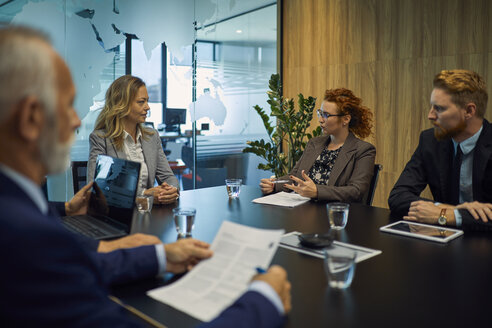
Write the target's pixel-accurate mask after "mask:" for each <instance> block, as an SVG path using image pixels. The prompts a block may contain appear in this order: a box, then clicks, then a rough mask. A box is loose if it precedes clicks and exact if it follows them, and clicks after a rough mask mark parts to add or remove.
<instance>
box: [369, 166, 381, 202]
mask: <svg viewBox="0 0 492 328" xmlns="http://www.w3.org/2000/svg"><path fill="white" fill-rule="evenodd" d="M382 169H383V166H382V165H381V164H374V175H373V176H372V179H371V184H370V185H369V191H368V193H367V198H366V201H365V204H366V205H369V206H370V205H372V201H373V199H374V194H375V192H376V186H377V184H378V178H379V172H380V171H381V170H382Z"/></svg>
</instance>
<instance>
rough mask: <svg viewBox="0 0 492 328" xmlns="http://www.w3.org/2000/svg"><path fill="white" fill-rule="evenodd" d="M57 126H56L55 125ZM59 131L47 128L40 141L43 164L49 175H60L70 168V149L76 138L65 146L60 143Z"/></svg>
mask: <svg viewBox="0 0 492 328" xmlns="http://www.w3.org/2000/svg"><path fill="white" fill-rule="evenodd" d="M55 126H56V124H55ZM57 133H58V129H57V128H56V127H55V128H54V129H53V128H47V129H46V133H44V134H43V135H42V137H41V139H40V140H39V150H40V152H41V162H42V163H43V165H44V166H45V168H46V171H47V174H58V173H62V172H65V170H66V169H68V167H69V166H70V149H71V148H72V143H73V140H74V136H72V137H71V138H70V140H68V141H67V142H66V143H65V144H62V143H60V142H58V140H57V139H58V136H57Z"/></svg>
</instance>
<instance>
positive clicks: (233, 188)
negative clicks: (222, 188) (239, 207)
mask: <svg viewBox="0 0 492 328" xmlns="http://www.w3.org/2000/svg"><path fill="white" fill-rule="evenodd" d="M242 182H243V180H242V179H226V180H225V184H226V188H227V195H228V196H229V199H236V198H238V197H239V192H240V191H241V184H242Z"/></svg>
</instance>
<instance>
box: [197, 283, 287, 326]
mask: <svg viewBox="0 0 492 328" xmlns="http://www.w3.org/2000/svg"><path fill="white" fill-rule="evenodd" d="M284 320H285V318H284V317H283V316H281V315H280V314H279V313H278V310H277V309H276V308H275V306H274V305H273V304H272V303H271V302H270V301H269V300H268V299H267V298H266V297H264V296H263V295H261V294H260V293H257V292H254V291H249V292H247V293H245V294H244V295H243V296H241V297H240V298H239V299H238V300H237V301H236V302H235V303H234V304H232V305H231V306H230V307H228V308H227V309H225V310H224V312H222V313H221V314H220V315H219V316H218V317H217V318H215V319H214V320H212V321H210V322H207V323H203V324H201V325H200V326H199V328H212V327H213V328H221V327H224V328H230V327H234V328H247V327H248V328H249V327H255V328H274V327H281V326H282V324H283V323H284Z"/></svg>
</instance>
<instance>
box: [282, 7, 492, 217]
mask: <svg viewBox="0 0 492 328" xmlns="http://www.w3.org/2000/svg"><path fill="white" fill-rule="evenodd" d="M282 8H283V21H282V23H283V83H284V93H285V96H287V97H296V96H297V94H298V93H303V94H304V95H305V96H308V95H311V96H315V97H317V98H318V102H317V106H320V104H321V99H322V97H323V93H324V90H325V89H327V88H336V87H347V88H349V89H352V90H353V91H354V92H355V93H356V94H357V95H359V96H361V97H362V99H363V100H364V103H365V104H366V105H367V106H368V107H369V108H371V109H373V111H374V114H375V122H374V127H375V128H374V131H373V132H374V133H373V135H372V136H370V137H369V138H367V140H368V141H369V142H372V143H373V144H374V145H375V146H376V148H377V156H376V161H377V162H378V163H381V164H383V166H384V169H383V172H382V174H381V178H380V180H379V184H378V188H377V191H376V196H375V200H374V205H376V206H382V207H387V198H388V194H389V192H390V190H391V188H392V187H393V185H394V183H395V182H396V180H397V179H398V177H399V175H400V173H401V171H402V170H403V167H404V166H405V164H406V163H407V161H408V160H409V159H410V157H411V155H412V153H413V152H414V150H415V148H416V146H417V144H418V138H419V134H420V132H421V131H422V130H423V129H427V128H429V127H430V126H431V125H430V123H429V122H428V120H427V114H428V110H429V99H430V93H431V91H432V79H433V77H434V75H435V74H437V73H438V72H439V71H440V70H442V69H452V68H466V69H471V70H474V71H477V72H478V73H480V74H481V75H482V76H483V77H484V78H485V79H486V81H489V83H488V90H489V94H490V95H491V97H492V88H491V85H492V23H491V22H490V17H492V1H488V0H433V1H428V0H283V1H282ZM489 107H490V105H489ZM486 118H488V119H489V120H491V119H492V110H491V109H490V108H489V109H488V112H487V114H486ZM312 124H313V126H316V125H317V120H316V119H314V120H313V122H312ZM425 194H426V196H430V193H429V192H428V191H425Z"/></svg>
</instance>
